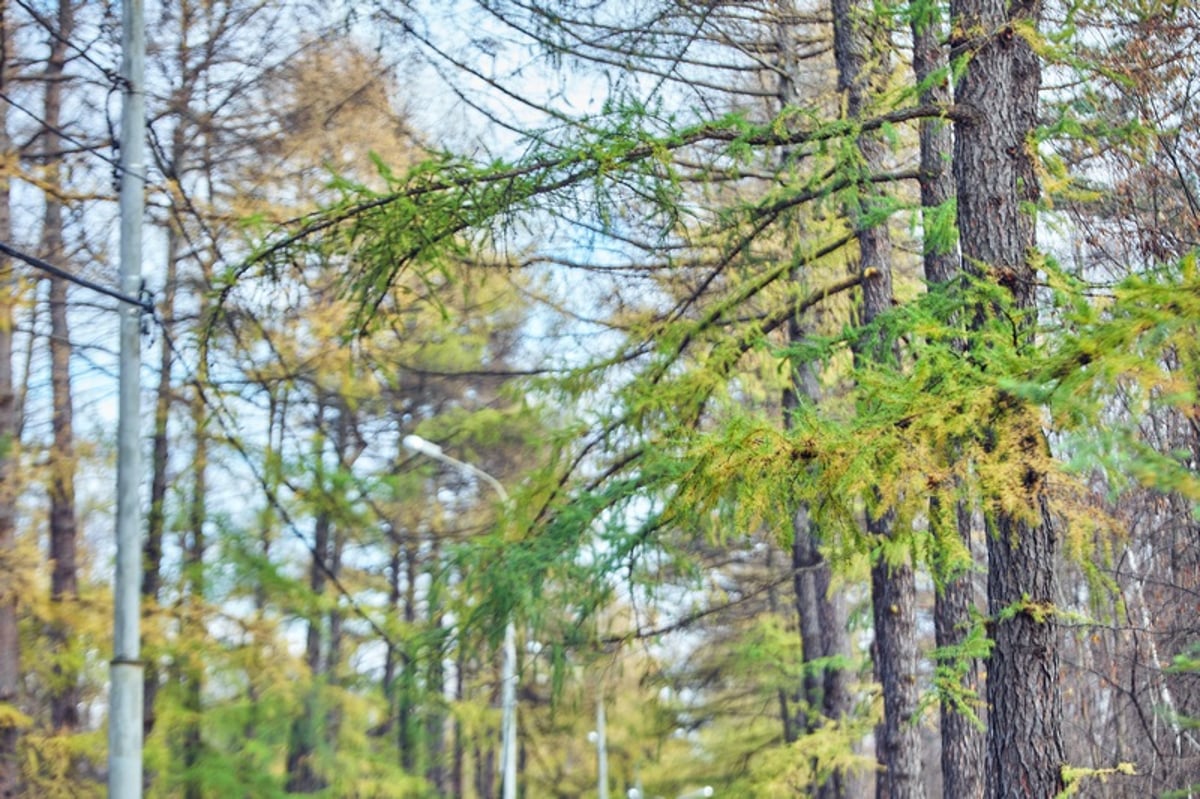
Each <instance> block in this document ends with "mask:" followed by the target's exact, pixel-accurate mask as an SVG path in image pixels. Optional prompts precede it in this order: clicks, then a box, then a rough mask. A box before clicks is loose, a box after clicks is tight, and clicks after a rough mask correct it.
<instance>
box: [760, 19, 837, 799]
mask: <svg viewBox="0 0 1200 799" xmlns="http://www.w3.org/2000/svg"><path fill="white" fill-rule="evenodd" d="M779 16H780V22H779V23H778V24H777V25H776V52H777V74H778V75H779V82H778V85H777V87H776V92H777V96H778V102H779V105H780V107H781V108H787V107H791V106H796V105H798V104H799V103H800V99H801V98H800V95H799V88H798V86H797V75H798V72H799V66H800V56H799V54H798V52H797V46H796V42H795V31H794V28H793V26H792V24H791V22H790V21H791V20H792V19H794V18H795V16H796V9H795V5H794V3H792V2H790V0H783V2H781V3H780V14H779ZM788 157H789V156H788V153H786V152H784V153H781V154H780V161H781V163H786V161H787V159H788ZM791 280H792V281H793V282H794V283H797V284H801V283H803V281H804V276H803V275H802V274H799V273H796V274H793V275H792V276H791ZM787 334H788V340H789V342H791V343H795V344H798V343H800V342H801V341H803V340H804V339H805V338H806V337H807V336H808V332H807V331H806V329H805V326H804V322H803V320H801V319H800V318H798V317H796V316H793V317H792V318H791V319H789V320H788V325H787ZM788 382H789V385H788V386H787V387H786V388H785V389H784V392H783V397H782V405H783V414H784V424H785V425H787V426H789V427H790V426H791V425H792V424H793V418H794V415H795V411H796V410H797V408H799V407H800V405H801V403H804V402H818V401H820V398H821V389H820V385H819V381H818V380H817V374H816V371H815V367H814V365H813V364H811V363H797V364H794V365H793V367H792V374H791V378H790V380H789V381H788ZM791 565H792V593H793V597H794V602H795V607H796V614H797V617H798V621H799V632H800V641H801V646H802V654H801V656H802V658H803V660H804V664H805V668H804V678H803V682H802V684H801V686H800V692H799V694H800V695H799V712H798V714H797V717H796V718H795V719H792V718H790V716H789V715H788V709H787V705H788V702H787V697H786V696H782V697H780V704H781V710H782V711H783V712H784V714H785V718H784V738H785V739H786V740H788V741H789V742H790V741H792V740H795V739H796V738H798V737H799V736H800V735H803V734H805V733H809V732H813V731H815V730H817V729H819V728H820V727H821V725H822V724H824V722H825V719H833V720H838V719H841V718H843V717H844V716H845V715H846V713H847V712H849V709H850V692H849V689H848V687H847V685H846V677H845V674H844V671H843V669H842V668H840V667H837V666H835V665H832V662H831V661H833V660H834V659H837V658H839V657H842V656H844V655H846V654H847V653H848V651H849V645H848V642H847V636H846V608H845V604H844V602H843V601H842V599H841V598H840V597H838V596H835V595H833V594H831V592H830V590H829V588H830V584H831V583H832V580H833V572H832V569H831V567H830V565H829V562H828V561H827V560H826V559H825V557H824V555H823V554H822V552H821V549H820V531H819V530H818V529H817V528H816V525H815V524H814V523H813V520H812V519H811V517H810V515H809V511H808V508H807V507H799V508H797V509H796V510H795V512H794V513H793V514H792V551H791ZM817 664H823V665H821V666H818V665H817ZM812 790H813V796H814V797H817V799H841V797H844V796H845V795H846V785H845V775H844V774H842V773H841V772H840V771H834V772H833V773H831V774H829V775H827V776H825V777H824V778H823V779H822V778H820V777H818V780H817V782H816V784H815V785H813V786H812Z"/></svg>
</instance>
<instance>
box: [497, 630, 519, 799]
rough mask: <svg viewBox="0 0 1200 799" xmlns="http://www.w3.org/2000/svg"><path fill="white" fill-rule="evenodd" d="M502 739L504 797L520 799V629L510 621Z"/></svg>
mask: <svg viewBox="0 0 1200 799" xmlns="http://www.w3.org/2000/svg"><path fill="white" fill-rule="evenodd" d="M501 680H502V684H501V686H500V689H501V690H500V713H501V722H500V723H501V729H500V737H501V740H502V741H503V754H504V762H503V763H502V764H501V765H502V766H503V772H502V781H501V786H502V794H503V797H504V799H517V628H516V627H515V626H514V625H513V623H512V620H511V619H510V620H509V621H508V623H507V624H505V625H504V663H503V665H502V666H501Z"/></svg>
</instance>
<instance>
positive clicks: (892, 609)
mask: <svg viewBox="0 0 1200 799" xmlns="http://www.w3.org/2000/svg"><path fill="white" fill-rule="evenodd" d="M832 11H833V51H834V60H835V62H836V63H837V70H838V89H839V91H841V92H842V93H844V96H845V98H846V112H847V114H848V116H849V117H850V118H852V119H854V118H858V117H860V116H862V115H863V114H864V112H865V111H866V110H867V97H868V94H869V93H870V92H872V91H878V90H880V89H882V87H883V86H884V85H885V84H886V81H887V79H888V71H889V68H890V58H889V56H890V52H891V42H890V32H889V31H888V29H887V27H886V26H887V22H886V20H883V19H881V18H880V17H879V15H878V14H877V13H876V12H875V8H874V6H873V5H872V4H871V3H870V2H868V1H866V0H833V3H832ZM858 149H859V151H860V153H861V155H862V164H861V169H862V173H863V174H862V178H863V179H862V181H861V183H860V190H859V195H858V199H857V206H856V207H851V208H849V209H848V211H849V215H850V219H851V222H852V224H854V225H855V227H856V228H857V240H858V256H859V270H860V272H861V274H862V276H863V283H862V287H863V302H862V322H863V323H864V324H870V323H871V322H873V321H874V320H875V319H876V318H877V317H879V316H880V315H881V314H883V313H885V312H886V311H887V310H888V309H890V308H891V305H892V268H891V260H892V256H891V251H892V246H891V238H890V236H889V234H888V229H887V223H886V221H884V222H882V223H875V224H868V223H866V222H865V221H863V220H866V219H869V217H870V213H869V212H870V210H871V206H872V205H873V204H875V203H876V202H877V201H878V197H877V195H876V191H875V189H874V186H873V184H872V183H871V182H870V177H871V176H872V175H876V174H880V173H882V172H883V171H884V170H885V159H886V156H887V150H886V147H885V146H884V144H883V142H882V141H880V140H879V138H878V137H876V136H873V135H864V136H860V137H859V140H858ZM855 357H856V359H857V360H860V361H862V360H873V361H895V360H896V359H897V353H896V351H895V348H894V346H893V345H891V344H890V343H887V342H884V341H882V340H870V341H865V342H863V343H862V344H860V346H859V347H858V348H857V351H856V353H855ZM868 514H869V516H868V519H867V532H868V534H870V535H871V536H872V537H874V538H877V539H880V540H885V539H889V538H891V537H892V535H893V534H894V530H893V517H892V514H891V513H890V511H886V510H885V511H883V512H878V511H877V510H876V509H870V508H869V509H868ZM907 557H908V556H907V555H906V556H905V559H904V560H903V561H900V562H889V560H888V559H887V558H886V557H884V556H882V555H880V556H877V558H876V560H875V562H874V563H873V564H872V566H871V600H872V602H871V604H872V610H873V618H874V623H875V643H874V646H873V648H872V651H873V653H874V655H875V670H876V674H877V676H878V678H879V682H880V686H881V687H882V690H883V723H882V724H881V725H880V728H879V730H878V732H877V733H876V736H875V748H876V757H877V759H878V761H879V765H880V768H881V773H880V774H879V775H878V778H877V780H876V791H875V793H876V796H877V797H879V799H920V798H921V797H924V795H925V786H924V783H923V782H922V780H921V737H920V730H919V728H918V726H917V724H916V719H917V714H918V712H919V708H920V693H919V689H918V685H917V662H918V653H917V641H916V593H917V589H916V576H915V573H914V570H913V565H912V564H911V563H910V562H908V560H907Z"/></svg>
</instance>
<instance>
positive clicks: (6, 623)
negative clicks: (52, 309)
mask: <svg viewBox="0 0 1200 799" xmlns="http://www.w3.org/2000/svg"><path fill="white" fill-rule="evenodd" d="M8 23H9V17H8V3H7V2H6V1H5V0H0V92H5V91H7V90H8V80H7V78H8V47H9V44H10V39H9V35H8ZM7 122H8V104H7V103H0V150H3V151H4V152H8V151H9V149H10V141H9V139H8V128H7ZM10 188H11V187H10V184H9V181H8V178H7V176H4V175H0V239H3V240H4V241H12V208H11V203H10V198H9V190H10ZM15 291H16V281H15V279H14V275H13V266H12V261H11V260H10V259H8V258H7V257H0V705H2V706H5V707H8V708H16V706H17V704H18V702H19V700H20V698H21V694H20V688H21V641H20V637H19V635H18V630H17V589H16V586H15V585H13V581H12V577H13V575H14V574H15V573H16V564H15V563H14V562H13V559H14V556H15V554H16V543H17V542H16V509H15V507H14V506H15V504H16V499H17V494H18V493H19V490H18V488H17V485H16V483H17V470H16V468H15V467H16V453H17V419H16V411H17V408H16V392H15V389H14V387H13V369H12V359H13V305H14V304H15V302H14V300H15V298H14V293H15ZM19 743H20V727H19V725H18V724H17V722H16V720H15V719H14V720H13V721H11V722H10V723H8V724H0V799H9V797H15V796H17V795H18V794H19V793H20V791H21V770H20V762H19V760H18V754H17V747H18V745H19Z"/></svg>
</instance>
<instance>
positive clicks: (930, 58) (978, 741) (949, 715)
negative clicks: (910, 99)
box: [911, 4, 984, 799]
mask: <svg viewBox="0 0 1200 799" xmlns="http://www.w3.org/2000/svg"><path fill="white" fill-rule="evenodd" d="M911 26H912V37H913V72H914V74H915V76H916V79H917V83H918V84H919V85H922V86H924V88H923V89H922V90H921V102H922V103H924V104H926V105H948V104H949V102H950V84H949V76H948V75H946V73H945V72H944V70H945V68H946V64H947V60H946V56H945V53H944V51H943V50H942V44H941V41H942V39H943V37H944V30H943V29H944V27H945V26H944V24H943V20H942V17H941V11H940V7H939V6H938V5H937V4H929V5H928V7H927V9H926V11H925V14H924V15H922V16H915V15H914V17H913V19H912V21H911ZM938 74H942V75H945V77H942V78H940V79H939V78H937V77H936V76H937V75H938ZM952 148H953V140H952V137H951V135H950V127H949V124H948V123H947V122H945V121H944V120H940V119H922V120H921V126H920V163H921V168H920V181H919V182H920V188H921V207H922V208H924V209H934V208H944V207H945V206H946V205H947V203H948V202H949V201H950V200H951V199H952V198H953V196H954V176H953V174H951V172H950V169H949V163H950V162H949V158H950V156H951V154H952V153H951V151H952ZM932 225H933V219H932V215H931V214H929V213H928V211H926V215H925V218H924V226H925V244H924V259H923V260H924V268H925V280H926V281H928V283H929V284H930V287H931V288H932V287H934V286H937V285H940V284H945V283H947V282H948V281H950V280H951V279H952V278H954V277H955V275H957V274H958V273H959V264H960V261H959V258H958V257H957V253H956V250H955V247H954V246H953V243H952V242H953V240H952V239H950V238H949V237H946V238H944V239H943V238H941V237H942V236H946V234H947V233H948V231H938V236H937V237H934V236H932V235H930V227H932ZM944 514H945V509H944V508H942V507H941V506H940V504H939V503H938V501H937V500H936V499H934V500H932V501H931V503H930V511H929V518H930V525H931V526H934V525H945V524H948V523H949V522H947V520H946V519H944V518H943V516H944ZM952 523H953V524H954V525H955V528H956V530H957V532H958V535H959V537H960V539H961V540H962V542H963V544H964V546H965V547H966V549H967V551H968V552H970V551H971V512H970V509H969V508H968V507H966V506H965V505H963V504H962V503H961V502H958V503H955V507H954V518H953V520H952ZM935 537H940V536H936V535H935ZM941 572H942V573H941V574H940V575H938V576H939V579H938V581H937V582H938V583H939V584H940V585H939V588H938V590H937V593H936V594H935V597H934V606H933V616H934V629H935V636H936V643H937V646H938V648H940V649H943V650H945V649H947V648H953V647H958V646H960V645H961V644H962V643H963V641H964V640H965V639H966V637H967V635H968V633H969V632H970V629H971V625H972V624H973V623H974V622H973V620H972V618H971V611H972V609H973V608H974V607H975V591H974V587H973V584H972V574H971V570H970V569H969V568H962V567H959V566H958V565H949V567H948V568H943V569H941ZM954 666H955V669H956V670H957V671H958V673H959V678H958V689H959V690H960V691H961V692H962V694H963V695H966V696H975V695H977V694H978V691H979V686H980V683H979V661H978V660H976V659H975V658H967V659H966V660H965V661H962V662H959V663H956V664H954ZM940 728H941V729H940V732H941V743H942V755H941V767H942V791H943V794H944V795H946V796H953V797H961V799H982V797H983V765H984V760H983V752H984V735H983V731H982V730H980V729H979V728H978V727H977V726H976V724H975V723H974V722H973V721H972V719H971V718H970V717H969V716H968V715H966V714H965V713H963V712H961V710H960V709H959V708H958V707H956V706H955V704H954V703H952V702H948V701H942V703H941V725H940Z"/></svg>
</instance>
